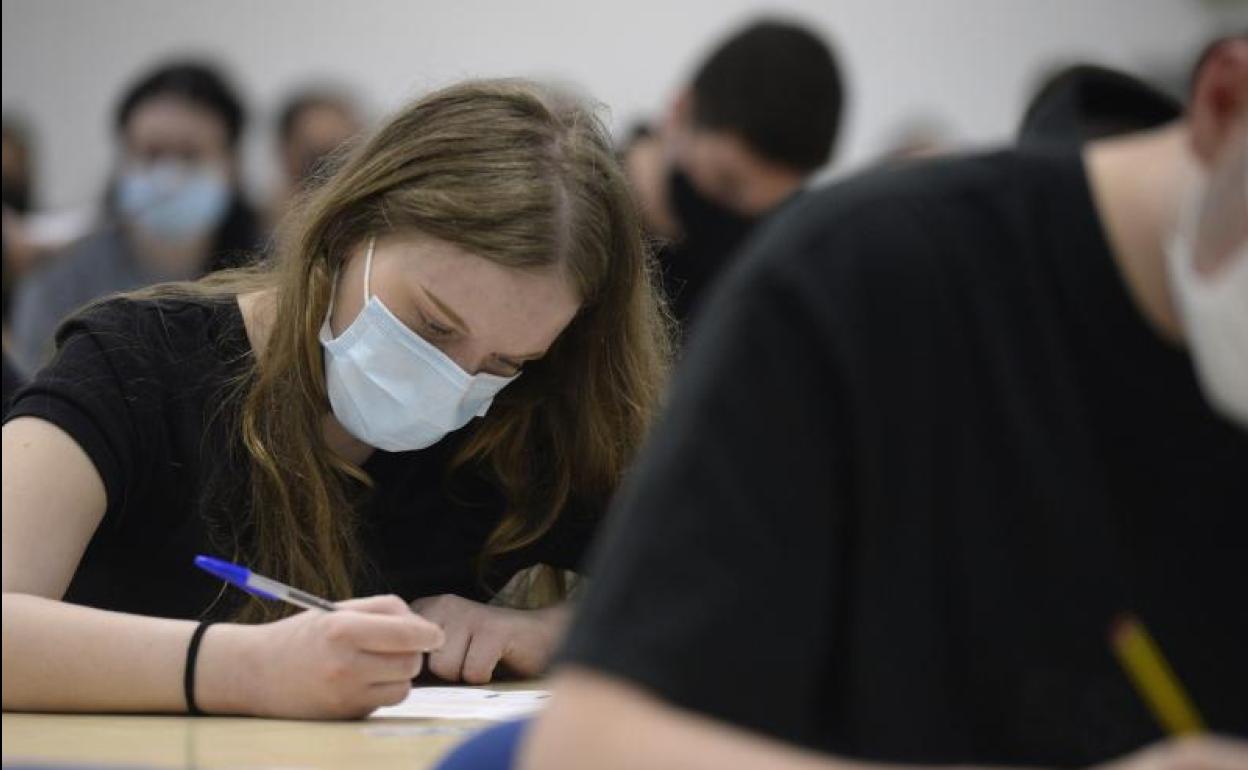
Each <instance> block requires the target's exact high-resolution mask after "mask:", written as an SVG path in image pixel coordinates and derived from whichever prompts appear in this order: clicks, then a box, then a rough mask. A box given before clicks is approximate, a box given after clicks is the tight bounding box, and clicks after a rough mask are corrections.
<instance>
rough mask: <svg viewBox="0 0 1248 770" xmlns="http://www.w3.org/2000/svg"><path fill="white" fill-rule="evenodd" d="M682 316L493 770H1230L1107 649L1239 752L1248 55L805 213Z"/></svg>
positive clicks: (1247, 340) (1244, 701) (1247, 448)
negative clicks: (501, 762)
mask: <svg viewBox="0 0 1248 770" xmlns="http://www.w3.org/2000/svg"><path fill="white" fill-rule="evenodd" d="M699 323H701V324H703V326H702V327H701V328H700V329H699V331H698V333H697V335H695V337H694V339H693V340H692V342H691V344H690V346H689V349H688V350H687V351H686V354H685V355H686V358H685V363H684V368H683V370H682V371H681V372H680V373H679V375H678V377H677V379H676V383H675V388H674V392H673V395H672V397H671V400H670V407H669V408H668V410H667V414H666V415H665V417H664V418H663V419H662V420H661V421H660V423H659V425H658V426H657V427H656V428H655V430H654V433H653V436H652V439H651V441H650V445H649V446H648V448H647V450H646V451H645V452H644V453H643V455H642V457H641V459H640V460H639V462H638V465H637V467H636V468H635V469H634V471H633V473H632V474H631V475H630V477H629V480H628V482H627V483H626V484H625V486H624V488H623V489H622V490H621V492H620V494H619V496H618V497H617V500H616V503H615V506H614V510H613V514H612V518H611V519H610V520H609V522H608V525H607V527H606V530H605V531H604V533H603V535H602V537H601V538H600V539H599V542H598V544H597V546H596V553H595V558H594V559H593V560H592V561H591V568H590V570H589V572H590V574H592V575H594V580H593V581H592V582H591V584H590V586H589V589H588V592H587V594H586V596H585V597H584V599H583V601H582V604H581V606H580V607H579V609H578V615H577V617H576V619H575V620H574V622H573V625H572V628H571V630H570V632H569V635H568V637H567V640H566V646H565V649H564V651H563V654H562V660H563V666H564V667H563V670H562V675H561V676H559V677H557V678H556V680H555V681H554V682H553V686H554V691H555V695H554V697H553V699H552V701H551V704H552V705H551V706H550V708H549V709H548V710H547V711H546V712H545V713H544V714H543V715H542V716H541V717H539V718H538V720H537V721H536V723H535V725H534V726H533V727H532V728H531V729H530V730H529V731H528V733H527V734H526V737H525V740H524V742H523V743H522V744H521V751H522V753H523V755H524V756H523V761H522V762H521V765H522V766H523V767H526V768H539V767H540V768H542V769H543V770H561V768H580V767H587V766H593V767H595V768H599V769H600V770H611V768H617V767H618V768H625V767H627V768H633V767H681V768H686V770H697V768H716V769H718V768H722V767H751V768H764V767H765V768H794V769H796V768H829V769H834V770H853V769H854V768H868V767H875V768H877V770H878V769H879V768H882V767H887V766H889V765H891V766H893V767H896V766H900V765H909V764H942V765H950V766H959V767H976V766H980V767H989V766H1030V767H1078V766H1088V765H1097V764H1100V763H1111V764H1109V765H1107V766H1110V767H1114V768H1119V769H1121V770H1127V769H1129V768H1141V769H1143V768H1150V769H1154V770H1167V769H1172V768H1202V769H1204V770H1242V768H1244V767H1248V744H1245V743H1243V742H1242V741H1235V740H1230V739H1215V738H1210V737H1204V738H1189V739H1187V740H1185V741H1172V742H1162V743H1156V745H1153V746H1151V747H1149V744H1154V743H1155V742H1158V741H1161V740H1162V738H1163V737H1164V735H1163V732H1162V729H1161V726H1160V725H1159V724H1158V723H1157V721H1155V719H1154V717H1153V715H1152V714H1151V713H1150V712H1149V709H1148V708H1147V707H1146V705H1145V704H1144V703H1142V702H1141V699H1140V698H1139V697H1138V696H1137V695H1136V693H1135V692H1134V691H1133V688H1132V686H1131V683H1130V682H1129V680H1128V678H1127V676H1126V675H1125V674H1124V672H1123V671H1122V670H1121V669H1120V667H1119V666H1118V664H1117V661H1115V660H1114V657H1113V655H1112V653H1111V651H1110V649H1109V644H1108V636H1109V630H1110V628H1111V626H1112V624H1113V622H1114V620H1115V618H1117V617H1119V616H1120V613H1123V612H1128V613H1132V614H1134V615H1136V616H1137V617H1139V618H1140V619H1141V620H1142V621H1143V623H1144V624H1145V625H1146V626H1147V627H1148V628H1149V629H1150V631H1151V632H1152V634H1153V636H1154V637H1155V638H1156V639H1157V640H1158V643H1159V644H1160V647H1161V649H1163V650H1164V651H1165V654H1166V656H1167V658H1168V659H1169V662H1170V664H1171V666H1172V667H1173V669H1174V670H1175V672H1176V673H1177V676H1178V678H1179V679H1180V680H1181V681H1182V682H1183V683H1184V685H1185V686H1186V689H1187V690H1188V691H1189V692H1190V694H1191V696H1192V699H1193V700H1194V702H1195V704H1196V707H1197V708H1198V709H1199V711H1200V712H1201V713H1202V715H1203V717H1204V721H1205V723H1206V724H1207V725H1208V728H1209V729H1210V730H1211V731H1214V732H1215V733H1223V734H1230V735H1236V736H1239V737H1240V738H1243V737H1245V736H1248V719H1246V718H1245V717H1246V716H1248V657H1246V656H1245V655H1244V652H1245V650H1248V605H1246V604H1245V602H1244V585H1245V580H1244V564H1245V561H1244V556H1245V544H1246V543H1248V473H1246V472H1245V470H1246V469H1248V34H1244V35H1241V36H1237V37H1233V38H1228V39H1226V40H1223V41H1220V42H1218V43H1217V44H1215V45H1214V46H1212V47H1211V48H1210V49H1209V51H1208V53H1207V54H1206V55H1205V56H1203V57H1202V59H1201V62H1200V64H1199V65H1198V66H1197V68H1196V71H1195V76H1194V79H1193V87H1192V89H1191V96H1190V98H1189V102H1188V105H1187V108H1186V111H1185V112H1184V114H1183V115H1182V117H1181V118H1180V119H1178V120H1173V121H1170V122H1168V123H1166V124H1165V125H1163V126H1161V127H1158V128H1155V129H1152V130H1147V131H1142V132H1136V133H1132V134H1127V135H1122V136H1116V137H1112V138H1107V139H1101V140H1096V141H1092V142H1089V143H1088V144H1087V145H1086V146H1084V147H1082V148H1080V147H1077V146H1074V145H1072V144H1069V143H1067V144H1058V145H1052V144H1039V145H1027V144H1024V145H1020V146H1019V147H1017V148H1013V149H1007V150H1002V151H998V152H992V153H987V154H982V155H975V156H968V157H963V158H955V159H940V160H935V161H930V162H926V163H912V164H906V165H904V166H901V167H897V168H893V169H887V170H883V171H878V172H875V173H872V174H869V175H866V176H862V177H858V178H855V179H852V180H850V181H847V182H845V183H843V184H839V185H835V186H832V187H828V188H825V189H823V190H820V191H818V192H815V193H810V194H808V195H807V196H805V197H804V199H803V200H801V201H798V202H796V203H794V204H793V205H792V206H789V207H786V209H785V210H784V211H783V212H781V213H779V214H778V215H777V216H776V217H775V218H774V219H773V221H772V222H770V223H768V225H767V226H766V228H765V231H764V232H761V233H759V234H758V235H757V236H756V237H755V238H752V239H751V247H750V248H749V249H748V253H747V254H745V255H743V256H742V259H741V265H740V267H739V268H738V269H734V270H733V271H732V273H731V275H730V276H729V277H728V278H726V279H725V281H724V282H723V283H722V284H721V286H720V287H719V288H718V289H717V290H716V292H715V293H714V296H713V297H712V298H711V299H710V300H709V304H708V306H707V308H706V311H705V314H704V316H703V317H702V318H701V320H700V322H699ZM639 735H644V736H645V740H642V741H639V740H637V736H639Z"/></svg>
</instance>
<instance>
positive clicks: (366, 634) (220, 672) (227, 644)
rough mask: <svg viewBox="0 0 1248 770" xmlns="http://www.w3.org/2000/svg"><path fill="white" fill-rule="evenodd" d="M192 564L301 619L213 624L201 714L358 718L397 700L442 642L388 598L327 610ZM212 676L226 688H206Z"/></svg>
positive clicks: (290, 591)
mask: <svg viewBox="0 0 1248 770" xmlns="http://www.w3.org/2000/svg"><path fill="white" fill-rule="evenodd" d="M196 564H197V566H200V567H201V568H203V569H205V570H207V571H209V572H212V573H213V574H215V575H217V576H218V577H222V578H223V579H225V580H226V581H227V582H230V583H231V584H233V585H237V586H239V587H240V588H243V589H244V590H246V591H248V592H249V593H254V594H256V595H258V596H263V597H265V598H270V599H276V600H280V601H285V602H288V603H290V604H294V605H295V606H298V607H304V608H309V609H310V611H308V612H301V613H299V614H297V615H293V616H291V617H289V618H285V619H283V620H279V621H276V622H273V623H264V624H260V625H253V626H247V625H232V624H231V625H225V624H223V625H221V626H214V627H213V628H212V629H211V630H210V631H209V632H208V634H207V635H206V637H205V640H204V642H203V650H202V652H201V653H200V661H201V662H200V670H199V691H200V692H201V693H204V694H205V695H207V694H209V693H218V692H219V693H222V694H223V698H222V699H221V700H219V701H216V702H212V701H209V702H203V703H201V704H200V705H201V707H202V708H204V710H205V711H208V712H210V713H212V712H214V711H221V712H229V713H246V714H255V715H258V716H267V715H274V716H276V715H282V716H285V717H295V718H307V719H342V718H355V717H361V716H366V715H367V714H369V713H370V712H371V711H372V710H373V709H375V708H377V707H378V706H385V705H391V704H394V703H398V702H399V701H401V700H402V699H403V698H405V697H406V696H407V694H408V692H409V691H410V689H411V680H412V678H413V677H415V676H416V675H417V674H418V673H420V669H421V666H422V664H423V659H424V654H425V653H426V652H428V651H430V650H436V649H438V648H439V647H441V645H442V644H443V642H444V635H443V633H442V629H441V628H440V627H438V626H437V625H436V624H434V623H431V622H430V621H428V620H426V619H424V618H422V617H420V616H419V615H417V614H415V613H413V612H412V611H411V609H410V608H409V607H408V606H407V603H406V602H404V601H403V600H402V599H400V598H399V597H397V596H372V597H368V598H365V599H351V600H348V601H344V602H338V603H337V604H334V603H331V602H328V601H326V600H324V599H321V598H319V597H315V596H311V595H309V594H306V593H304V592H302V591H299V590H298V589H294V588H291V587H290V586H285V585H283V584H281V583H279V582H277V581H274V580H271V579H269V578H264V577H263V576H260V575H256V574H254V573H252V572H250V570H247V569H246V568H244V567H239V566H237V565H233V564H229V563H228V562H219V561H217V560H210V559H206V558H205V557H200V558H198V559H196ZM222 565H225V567H228V568H225V567H223V566H222ZM214 637H215V639H214ZM214 642H216V644H214ZM213 676H217V677H219V678H221V679H224V680H228V681H227V682H223V683H216V682H209V681H206V680H207V679H208V678H210V677H213ZM214 684H223V685H225V686H222V687H217V688H215V689H214V688H213V685H214Z"/></svg>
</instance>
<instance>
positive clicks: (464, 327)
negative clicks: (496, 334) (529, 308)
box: [417, 284, 550, 361]
mask: <svg viewBox="0 0 1248 770" xmlns="http://www.w3.org/2000/svg"><path fill="white" fill-rule="evenodd" d="M417 286H420V290H421V291H423V292H424V293H425V296H426V297H428V298H429V301H430V302H432V303H433V304H434V305H435V306H436V307H437V308H438V310H440V311H441V312H442V313H443V315H445V316H446V318H447V320H448V321H450V322H451V323H452V324H453V325H454V326H456V327H457V328H458V329H459V331H460V332H462V333H464V334H472V330H471V329H469V328H468V324H467V322H465V321H464V319H463V318H461V317H460V316H459V313H456V312H455V311H454V310H452V309H451V306H450V305H448V304H446V303H445V302H443V301H442V300H441V299H439V298H438V295H436V294H434V293H433V292H432V291H430V290H429V289H427V288H425V287H424V286H421V285H420V284H417ZM549 351H550V349H549V348H547V349H546V350H542V351H539V352H537V353H525V354H523V355H519V356H503V355H500V354H497V353H496V354H495V357H497V358H509V359H514V360H516V361H535V360H537V359H539V358H541V357H542V356H545V355H546V354H547V353H548V352H549Z"/></svg>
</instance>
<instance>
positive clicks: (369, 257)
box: [325, 235, 377, 321]
mask: <svg viewBox="0 0 1248 770" xmlns="http://www.w3.org/2000/svg"><path fill="white" fill-rule="evenodd" d="M376 245H377V236H375V235H374V236H373V237H371V238H369V239H368V252H367V253H366V254H365V256H364V304H365V305H367V304H368V300H369V293H368V286H369V284H370V283H372V280H373V279H372V276H373V247H374V246H376ZM340 275H342V268H339V269H337V270H335V271H334V280H333V282H332V283H331V284H330V287H329V310H327V311H325V320H326V321H328V320H329V319H330V318H331V317H332V316H333V315H334V298H335V297H337V296H338V276H340Z"/></svg>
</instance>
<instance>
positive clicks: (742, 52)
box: [692, 20, 844, 171]
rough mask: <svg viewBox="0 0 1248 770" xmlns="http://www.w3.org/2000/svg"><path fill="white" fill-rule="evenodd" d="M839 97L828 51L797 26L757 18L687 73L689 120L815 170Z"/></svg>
mask: <svg viewBox="0 0 1248 770" xmlns="http://www.w3.org/2000/svg"><path fill="white" fill-rule="evenodd" d="M843 98H844V94H843V88H842V84H841V73H840V69H839V68H838V66H837V63H836V57H835V56H834V55H833V53H832V49H831V48H830V47H829V46H828V45H827V44H825V43H824V42H823V41H822V40H821V39H819V38H818V37H817V36H815V35H814V34H813V33H812V32H810V31H809V30H807V29H805V28H804V27H800V26H798V25H796V24H791V23H787V22H781V21H775V20H763V21H758V22H755V23H753V24H751V25H750V26H748V27H746V28H745V29H744V30H742V31H740V32H738V33H737V34H735V35H733V36H732V37H731V38H729V39H728V40H727V41H725V42H724V43H723V44H722V45H720V46H719V48H717V49H716V50H715V52H714V53H713V54H711V56H710V58H709V59H707V60H706V62H705V63H703V64H702V66H701V68H700V69H698V71H697V74H695V75H694V78H693V105H692V106H693V121H694V124H695V125H696V126H698V127H700V128H707V129H712V130H724V131H732V132H735V133H737V134H738V135H740V137H741V138H742V139H743V140H744V141H745V143H746V144H747V145H748V146H749V147H750V149H752V150H753V151H754V152H756V153H758V154H759V155H760V156H762V157H764V158H766V159H768V160H771V161H774V162H777V163H781V164H784V165H786V166H790V167H792V168H795V169H798V170H800V171H813V170H814V169H816V168H818V167H820V166H822V165H823V164H824V163H826V162H827V161H828V158H829V157H831V154H832V147H833V145H834V144H835V142H836V135H837V130H838V128H839V124H840V119H841V108H842V101H843Z"/></svg>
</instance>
